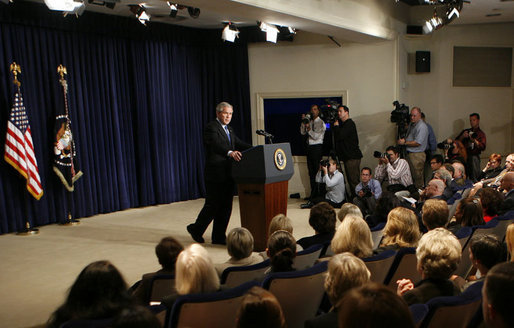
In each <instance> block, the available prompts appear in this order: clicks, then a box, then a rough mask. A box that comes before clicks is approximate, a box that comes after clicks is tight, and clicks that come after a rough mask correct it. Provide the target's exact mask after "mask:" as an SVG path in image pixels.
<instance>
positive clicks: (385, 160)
mask: <svg viewBox="0 0 514 328" xmlns="http://www.w3.org/2000/svg"><path fill="white" fill-rule="evenodd" d="M388 162H389V160H388V159H387V158H385V157H380V158H379V159H378V164H387V163H388Z"/></svg>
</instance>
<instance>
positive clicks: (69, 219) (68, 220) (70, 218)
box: [57, 64, 80, 226]
mask: <svg viewBox="0 0 514 328" xmlns="http://www.w3.org/2000/svg"><path fill="white" fill-rule="evenodd" d="M57 73H58V74H59V76H60V78H59V83H60V84H61V85H62V89H63V96H64V110H65V114H66V118H67V120H66V129H69V130H70V131H71V128H70V120H69V113H68V90H67V88H68V84H67V83H66V79H65V78H64V75H65V74H68V72H67V71H66V66H64V65H62V64H61V65H59V66H58V67H57ZM73 151H74V150H73V146H72V148H71V152H70V165H71V170H72V171H73V170H74V168H73ZM72 192H73V191H72V190H68V188H66V202H67V204H68V215H67V216H66V219H65V221H64V223H62V225H66V226H74V225H79V224H80V221H79V220H77V219H74V218H73V216H72V214H71V212H72V210H71V209H72V207H73V199H72V197H71V193H72Z"/></svg>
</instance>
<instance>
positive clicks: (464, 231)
mask: <svg viewBox="0 0 514 328" xmlns="http://www.w3.org/2000/svg"><path fill="white" fill-rule="evenodd" d="M472 234H473V229H471V227H462V228H460V229H459V231H457V233H455V237H457V239H458V240H459V243H460V246H461V247H462V248H463V249H464V246H466V243H467V242H468V240H469V237H471V235H472Z"/></svg>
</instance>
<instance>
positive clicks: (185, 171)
mask: <svg viewBox="0 0 514 328" xmlns="http://www.w3.org/2000/svg"><path fill="white" fill-rule="evenodd" d="M220 34H221V31H220V30H216V31H212V30H198V29H186V28H179V27H174V26H171V25H165V24H154V23H150V24H149V26H148V27H144V26H143V25H141V24H140V23H139V22H138V21H137V20H136V19H135V18H124V17H114V16H107V15H100V14H95V13H90V12H86V13H85V14H84V15H83V16H81V17H79V18H78V19H77V18H76V17H75V16H72V15H71V16H68V17H65V18H64V17H62V14H61V13H57V12H51V11H49V10H48V9H47V8H46V6H42V5H39V4H35V3H27V2H21V1H16V2H15V3H14V4H9V5H5V4H3V3H1V4H0V39H1V43H0V83H1V88H0V139H1V140H2V145H3V143H4V142H5V133H6V126H7V120H8V115H9V112H10V108H11V105H12V96H13V92H14V86H13V84H12V75H11V73H10V72H9V65H10V64H11V63H12V62H13V61H16V62H17V63H18V64H19V65H21V68H22V74H21V77H20V80H21V82H22V86H21V88H22V93H23V96H24V100H25V106H26V108H27V111H28V113H29V118H30V123H31V127H32V137H33V139H34V146H35V152H36V156H37V159H38V164H39V172H40V175H41V179H42V184H43V188H44V195H43V197H42V198H41V200H40V201H35V200H34V199H33V198H32V197H31V196H30V197H25V195H26V192H25V182H24V180H23V179H22V178H21V177H20V176H19V174H18V173H17V172H16V171H15V170H14V169H13V168H12V167H11V166H10V165H9V164H7V163H6V162H5V161H4V160H1V161H0V233H7V232H12V231H18V230H20V229H21V228H22V224H23V222H24V220H25V214H24V208H26V209H27V212H28V217H29V218H30V220H31V221H32V222H33V224H34V225H36V226H40V225H45V224H49V223H53V222H60V221H63V220H64V219H65V213H66V211H67V204H66V194H65V190H64V188H63V186H62V184H61V183H60V181H59V180H58V179H57V177H56V175H55V173H54V172H53V171H52V160H53V158H52V149H53V144H52V142H53V140H54V137H53V135H52V134H53V125H54V117H55V108H56V106H59V105H60V103H61V102H62V93H61V91H60V89H59V88H60V86H59V84H58V75H57V66H58V65H59V64H63V65H64V66H66V67H67V70H68V76H67V81H68V85H69V105H70V108H71V118H72V127H73V133H74V137H75V140H76V145H77V151H78V153H77V159H78V162H79V164H80V167H81V169H82V171H83V172H84V176H83V177H82V178H80V179H79V180H78V181H77V182H76V184H75V192H74V193H73V196H72V197H73V206H72V212H73V216H74V217H85V216H91V215H95V214H98V213H108V212H113V211H118V210H122V209H126V208H131V207H138V206H146V205H154V204H162V203H170V202H174V201H180V200H187V199H194V198H198V197H201V196H202V195H203V193H204V183H203V166H204V153H203V144H202V129H203V126H204V125H205V124H206V123H207V122H208V121H210V120H212V119H214V117H215V110H214V108H215V105H216V104H217V103H218V102H220V101H228V102H230V103H231V104H233V105H234V117H233V119H232V125H233V127H234V129H235V131H236V133H237V134H238V135H239V136H241V137H242V138H243V139H245V140H246V141H248V142H250V141H251V136H250V133H251V131H250V102H249V79H248V52H247V44H246V42H245V40H244V39H243V38H242V39H240V40H238V42H237V43H222V41H221V39H220ZM2 151H3V147H2Z"/></svg>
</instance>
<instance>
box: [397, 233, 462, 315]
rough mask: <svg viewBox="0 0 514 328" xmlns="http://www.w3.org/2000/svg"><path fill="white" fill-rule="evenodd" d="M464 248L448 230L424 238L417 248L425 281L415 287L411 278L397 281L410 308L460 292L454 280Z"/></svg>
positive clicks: (418, 265)
mask: <svg viewBox="0 0 514 328" xmlns="http://www.w3.org/2000/svg"><path fill="white" fill-rule="evenodd" d="M461 254H462V251H461V245H460V243H459V241H458V240H457V238H456V237H455V236H454V235H453V234H452V233H451V232H449V231H448V230H446V229H444V228H436V229H434V230H430V231H429V232H427V233H426V234H424V235H423V237H421V239H420V241H419V245H418V247H417V249H416V259H417V269H418V271H419V273H421V277H422V280H421V281H419V282H418V283H416V284H414V283H413V282H412V281H411V280H410V279H401V280H398V281H397V284H398V289H397V293H398V295H400V296H402V297H403V299H404V300H405V301H406V302H407V304H408V305H411V304H416V303H426V302H428V301H429V300H431V299H432V298H434V297H438V296H454V295H457V294H458V293H459V289H458V288H457V286H455V285H454V284H453V282H452V281H451V280H450V277H451V275H452V273H453V272H454V271H455V269H457V265H458V264H459V262H460V258H461Z"/></svg>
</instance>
